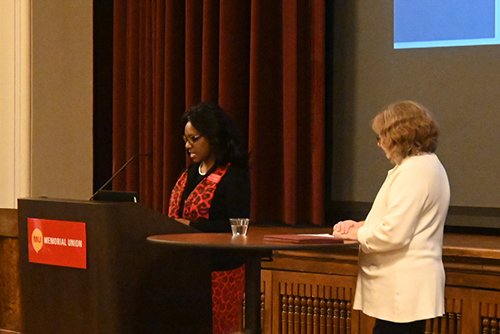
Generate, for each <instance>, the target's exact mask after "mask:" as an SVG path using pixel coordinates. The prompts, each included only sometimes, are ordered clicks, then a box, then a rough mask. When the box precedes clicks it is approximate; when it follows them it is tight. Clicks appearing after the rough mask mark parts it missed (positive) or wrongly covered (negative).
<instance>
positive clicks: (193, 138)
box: [182, 135, 202, 145]
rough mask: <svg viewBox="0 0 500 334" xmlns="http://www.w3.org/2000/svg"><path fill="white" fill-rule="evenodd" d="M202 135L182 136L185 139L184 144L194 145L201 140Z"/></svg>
mask: <svg viewBox="0 0 500 334" xmlns="http://www.w3.org/2000/svg"><path fill="white" fill-rule="evenodd" d="M201 137H202V135H197V136H185V135H182V139H184V143H186V144H187V143H189V144H190V145H194V143H196V142H197V141H198V139H200V138H201Z"/></svg>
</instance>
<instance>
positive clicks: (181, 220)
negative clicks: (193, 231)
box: [176, 218, 189, 226]
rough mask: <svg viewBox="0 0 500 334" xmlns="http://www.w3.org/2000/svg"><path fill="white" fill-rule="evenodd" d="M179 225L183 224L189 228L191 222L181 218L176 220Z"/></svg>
mask: <svg viewBox="0 0 500 334" xmlns="http://www.w3.org/2000/svg"><path fill="white" fill-rule="evenodd" d="M176 220H177V221H178V222H179V223H183V224H184V225H187V226H189V220H187V219H184V218H179V219H176Z"/></svg>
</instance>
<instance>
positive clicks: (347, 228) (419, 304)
mask: <svg viewBox="0 0 500 334" xmlns="http://www.w3.org/2000/svg"><path fill="white" fill-rule="evenodd" d="M372 129H373V130H374V131H375V133H376V134H377V139H378V146H380V147H381V148H382V149H383V150H384V152H385V154H386V156H387V158H388V159H389V160H391V161H392V162H393V163H394V164H395V167H394V168H393V169H391V170H390V171H389V172H388V175H387V178H386V180H385V182H384V184H383V185H382V187H381V188H380V190H379V192H378V194H377V196H376V198H375V200H374V202H373V206H372V208H371V210H370V213H369V214H368V216H367V217H366V219H365V221H361V222H356V221H352V220H346V221H342V222H339V223H337V224H336V225H335V226H334V228H333V233H334V235H335V236H336V237H339V238H342V239H346V240H357V241H359V245H360V251H359V273H358V282H357V287H356V294H355V298H354V305H353V308H354V309H358V310H361V311H363V313H365V314H367V315H369V316H372V317H374V318H376V323H375V328H374V329H373V333H374V334H379V333H391V334H397V333H408V334H409V333H419V334H421V333H424V331H425V320H426V319H430V318H434V317H438V316H442V315H443V314H444V284H445V274H444V268H443V263H442V259H441V256H442V244H443V230H444V222H445V219H446V214H447V212H448V206H449V202H450V186H449V182H448V177H447V175H446V171H445V169H444V167H443V166H442V165H441V162H440V161H439V159H438V157H437V156H436V155H435V154H434V152H435V150H436V147H437V139H438V136H439V128H438V125H437V123H436V122H435V121H434V119H433V117H432V115H431V114H430V112H429V111H428V110H427V109H426V108H425V107H423V106H421V105H419V104H418V103H415V102H412V101H403V102H398V103H395V104H392V105H390V106H388V107H387V108H385V109H384V110H383V111H382V112H380V113H379V114H378V115H377V116H376V117H375V118H374V120H373V123H372Z"/></svg>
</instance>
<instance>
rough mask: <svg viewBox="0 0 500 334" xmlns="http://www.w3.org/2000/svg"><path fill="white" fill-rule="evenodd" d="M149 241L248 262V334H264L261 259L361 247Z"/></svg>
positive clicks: (218, 237)
mask: <svg viewBox="0 0 500 334" xmlns="http://www.w3.org/2000/svg"><path fill="white" fill-rule="evenodd" d="M148 241H150V242H152V243H158V244H161V245H163V246H166V247H173V248H179V247H184V248H189V249H196V248H199V249H204V250H218V251H227V252H228V253H231V254H235V255H236V254H237V255H240V256H242V257H243V258H244V259H245V261H246V277H245V322H246V323H245V333H249V334H257V333H261V327H260V303H261V302H260V294H261V292H260V280H261V277H260V271H261V259H262V258H272V252H273V251H274V250H312V249H334V248H339V247H357V243H349V244H347V243H346V244H344V243H328V244H325V243H322V244H314V243H300V244H299V243H286V242H281V241H280V242H271V241H265V240H264V236H263V235H247V236H233V235H232V234H231V233H188V234H165V235H154V236H150V237H148Z"/></svg>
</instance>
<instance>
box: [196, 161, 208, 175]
mask: <svg viewBox="0 0 500 334" xmlns="http://www.w3.org/2000/svg"><path fill="white" fill-rule="evenodd" d="M202 165H203V162H202V163H201V164H200V165H199V166H198V173H200V175H205V174H206V173H207V172H205V173H203V172H202V171H201V166H202Z"/></svg>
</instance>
